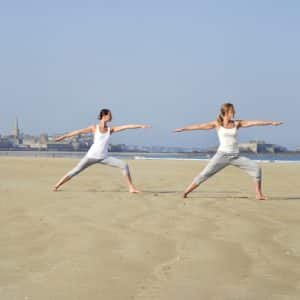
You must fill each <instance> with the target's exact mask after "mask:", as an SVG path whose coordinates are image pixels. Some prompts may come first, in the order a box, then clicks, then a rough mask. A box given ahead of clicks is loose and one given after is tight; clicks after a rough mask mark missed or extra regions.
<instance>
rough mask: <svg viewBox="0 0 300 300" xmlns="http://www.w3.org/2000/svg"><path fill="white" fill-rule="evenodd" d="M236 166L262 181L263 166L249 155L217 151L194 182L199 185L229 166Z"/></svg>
mask: <svg viewBox="0 0 300 300" xmlns="http://www.w3.org/2000/svg"><path fill="white" fill-rule="evenodd" d="M229 165H231V166H235V167H238V168H240V169H242V170H244V171H246V172H247V173H248V174H249V175H250V176H251V177H253V178H254V179H255V181H261V168H260V167H259V166H258V165H257V163H256V162H254V161H252V160H251V159H249V158H247V157H242V156H240V155H239V154H238V153H237V154H229V153H223V152H217V153H216V154H215V155H214V157H213V158H212V159H211V160H210V161H209V163H208V164H207V166H206V167H205V168H204V170H203V171H202V172H201V173H200V174H199V175H197V176H196V177H195V179H194V180H193V183H195V184H196V185H199V184H200V183H202V182H204V181H206V180H207V179H208V178H209V177H211V176H213V175H214V174H216V173H218V172H219V171H221V170H222V169H224V168H225V167H227V166H229Z"/></svg>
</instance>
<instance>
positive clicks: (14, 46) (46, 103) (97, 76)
mask: <svg viewBox="0 0 300 300" xmlns="http://www.w3.org/2000/svg"><path fill="white" fill-rule="evenodd" d="M299 31H300V2H296V1H288V2H280V1H269V0H267V1H258V0H253V1H236V0H229V1H201V0H199V1H195V0H187V1H176V0H175V1H171V0H165V1H158V0H153V1H137V0H135V1H133V0H128V1H89V2H88V4H87V3H86V4H83V2H82V3H80V2H76V1H75V2H74V1H70V0H63V1H57V0H53V1H46V2H45V1H37V0H30V1H29V2H24V1H17V2H16V1H12V2H9V1H2V2H1V3H0V34H1V37H2V40H1V56H0V64H1V70H0V82H1V83H0V104H1V109H0V134H8V133H10V132H11V130H12V127H13V124H14V123H13V122H14V119H15V117H18V119H19V123H20V127H21V129H22V131H23V132H25V133H28V134H33V135H39V134H41V133H46V132H47V133H49V134H55V133H60V132H67V131H71V130H74V129H78V128H83V127H87V126H89V125H91V124H95V123H96V122H97V119H96V117H97V115H98V112H99V110H100V109H101V108H106V107H107V108H110V109H111V110H112V112H113V122H112V124H113V125H119V124H128V123H146V124H150V125H152V129H149V130H132V131H127V132H122V133H120V134H116V135H114V136H113V139H112V142H113V143H116V144H118V143H119V144H136V145H149V146H151V145H166V146H174V147H199V148H209V147H211V146H215V145H217V144H218V139H217V135H216V133H215V132H201V131H199V132H189V133H181V134H174V133H173V132H172V131H173V130H174V129H175V128H177V127H182V126H184V125H188V124H194V123H203V122H207V121H211V120H213V119H215V118H216V116H217V114H218V113H219V108H220V106H221V104H222V103H224V102H228V101H229V102H232V103H233V104H234V105H235V106H236V109H237V116H236V117H237V118H240V119H248V120H249V119H250V120H251V119H252V120H253V119H263V120H278V121H284V122H285V123H284V125H283V126H280V127H271V126H267V127H255V128H249V129H243V130H241V131H240V132H239V141H240V142H241V143H243V142H246V141H249V140H265V141H268V142H271V143H274V144H279V145H284V146H286V147H288V148H290V149H295V148H297V147H300V139H299V137H298V134H296V133H297V128H299V110H300V90H299V82H300V60H299V58H298V56H299V52H300V40H299V38H298V36H299Z"/></svg>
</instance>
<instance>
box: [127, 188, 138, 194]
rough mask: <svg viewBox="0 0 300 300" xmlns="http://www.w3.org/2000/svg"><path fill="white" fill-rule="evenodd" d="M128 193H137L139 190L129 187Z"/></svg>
mask: <svg viewBox="0 0 300 300" xmlns="http://www.w3.org/2000/svg"><path fill="white" fill-rule="evenodd" d="M129 193H132V194H137V193H140V191H139V190H137V189H136V188H134V187H131V188H130V189H129Z"/></svg>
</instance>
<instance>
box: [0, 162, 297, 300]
mask: <svg viewBox="0 0 300 300" xmlns="http://www.w3.org/2000/svg"><path fill="white" fill-rule="evenodd" d="M77 162H78V160H76V159H46V158H0V170H1V171H0V213H1V218H0V223H1V229H0V299H1V300H14V299H15V300H21V299H22V300H25V299H26V300H35V299H36V300H50V299H51V300H52V299H55V300H60V299H63V300H74V299H80V300H81V299H104V300H115V299H116V300H127V299H128V300H129V299H134V300H139V299H154V300H168V299H172V300H201V299H222V300H223V299H230V300H232V299H247V300H248V299H255V300H258V299H262V300H265V299H272V300H273V299H278V300H279V299H280V300H282V299H284V300H285V299H300V230H299V228H300V180H299V178H300V164H295V165H292V164H262V167H263V176H264V190H265V194H266V195H267V196H269V200H267V201H257V200H255V199H254V193H253V183H252V180H251V178H250V177H248V175H247V174H244V173H243V172H242V171H240V170H238V169H235V168H232V167H230V168H227V169H226V170H224V171H223V172H221V173H220V174H218V175H217V176H215V177H213V178H212V179H210V180H209V181H207V182H206V183H204V184H203V185H202V186H201V187H200V188H199V189H198V190H197V191H195V192H194V193H192V194H191V195H190V197H189V198H188V199H186V200H183V199H182V198H181V193H182V191H183V189H184V188H185V187H186V185H187V184H189V183H190V182H191V180H192V179H193V177H194V176H195V175H196V174H197V173H198V172H199V171H200V170H201V169H202V167H203V165H204V164H203V163H201V162H197V161H129V165H130V168H131V171H132V175H133V178H134V182H135V183H136V186H137V187H138V188H139V189H141V190H143V191H144V192H143V193H141V194H139V195H132V194H129V193H128V192H127V188H126V186H125V183H124V179H123V178H122V175H121V173H120V171H119V170H117V169H114V168H109V167H106V166H101V165H99V166H93V167H91V168H89V169H88V170H86V171H85V172H83V173H82V174H80V175H79V176H77V177H76V178H74V179H73V180H72V181H70V182H69V183H67V184H66V185H64V186H63V187H62V190H61V191H59V192H56V193H55V192H52V191H51V188H52V186H53V184H54V183H55V182H56V181H57V180H58V179H59V178H60V177H61V176H62V175H63V174H64V173H66V172H67V171H68V170H69V169H70V168H71V167H73V166H74V165H75V164H76V163H77Z"/></svg>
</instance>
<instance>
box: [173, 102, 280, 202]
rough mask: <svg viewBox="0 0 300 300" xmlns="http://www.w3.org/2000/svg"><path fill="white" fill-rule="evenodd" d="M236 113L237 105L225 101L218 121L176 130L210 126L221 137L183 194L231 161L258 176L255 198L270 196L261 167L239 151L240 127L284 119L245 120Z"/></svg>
mask: <svg viewBox="0 0 300 300" xmlns="http://www.w3.org/2000/svg"><path fill="white" fill-rule="evenodd" d="M234 115H235V109H234V106H233V105H232V104H231V103H225V104H223V106H222V107H221V112H220V114H219V116H218V118H217V120H216V121H212V122H209V123H205V124H197V125H191V126H186V127H183V128H179V129H176V130H175V132H182V131H189V130H210V129H216V130H217V133H218V137H219V141H220V146H219V148H218V151H217V153H216V154H215V155H214V157H213V158H212V159H211V160H210V161H209V163H208V164H207V166H206V167H205V168H204V170H203V171H202V172H201V173H200V174H198V175H197V176H196V177H195V179H194V180H193V182H192V183H191V184H190V185H189V186H188V187H187V188H186V190H185V192H184V194H183V197H184V198H186V197H187V195H188V194H189V193H190V192H192V191H193V190H194V189H196V188H197V187H198V186H199V185H200V184H201V183H203V182H204V181H206V180H207V179H208V178H210V177H211V176H213V175H214V174H216V173H218V172H219V171H221V170H222V169H224V168H225V167H227V166H229V165H232V166H235V167H239V168H240V169H242V170H244V171H246V172H247V173H248V174H249V175H250V176H252V177H253V178H254V180H255V190H256V199H258V200H265V199H267V198H266V197H265V196H264V195H263V193H262V178H261V168H260V167H259V166H258V165H257V164H256V163H255V162H254V161H252V160H250V159H248V158H246V157H242V156H240V155H239V146H238V140H237V136H238V130H239V128H245V127H252V126H265V125H273V126H278V125H281V124H282V122H273V121H243V120H233V118H234Z"/></svg>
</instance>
